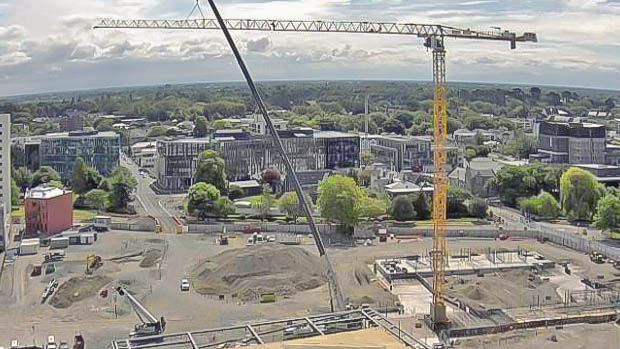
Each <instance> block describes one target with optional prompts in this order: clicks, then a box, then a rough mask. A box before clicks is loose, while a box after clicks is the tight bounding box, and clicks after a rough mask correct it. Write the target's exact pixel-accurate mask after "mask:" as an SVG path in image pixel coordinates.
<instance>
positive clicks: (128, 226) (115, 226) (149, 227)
mask: <svg viewBox="0 0 620 349" xmlns="http://www.w3.org/2000/svg"><path fill="white" fill-rule="evenodd" d="M110 229H112V230H129V231H155V223H154V222H153V224H147V223H138V224H133V223H120V222H112V223H110Z"/></svg>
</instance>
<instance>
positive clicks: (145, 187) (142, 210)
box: [121, 155, 176, 233]
mask: <svg viewBox="0 0 620 349" xmlns="http://www.w3.org/2000/svg"><path fill="white" fill-rule="evenodd" d="M121 165H122V166H125V167H127V168H128V169H129V170H130V171H131V173H132V174H133V176H134V177H135V178H136V180H137V181H138V187H137V189H136V202H135V207H136V211H137V212H138V214H142V215H145V216H147V215H150V216H153V217H155V218H157V219H159V222H160V224H161V226H162V232H164V233H174V232H176V223H175V221H174V220H173V219H172V215H171V214H170V213H169V212H168V211H167V210H166V209H165V208H164V207H163V206H162V205H161V203H160V199H161V198H160V197H158V196H157V195H156V194H155V192H153V189H151V187H150V185H151V183H153V182H154V181H155V180H154V179H153V178H151V177H150V176H142V175H140V174H139V173H138V165H137V164H136V163H135V162H133V161H132V160H131V159H130V158H128V157H127V156H125V155H123V156H121Z"/></svg>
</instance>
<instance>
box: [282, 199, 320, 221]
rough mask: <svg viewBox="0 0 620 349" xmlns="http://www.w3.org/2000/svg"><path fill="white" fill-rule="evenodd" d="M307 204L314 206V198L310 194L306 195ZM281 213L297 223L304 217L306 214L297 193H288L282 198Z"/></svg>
mask: <svg viewBox="0 0 620 349" xmlns="http://www.w3.org/2000/svg"><path fill="white" fill-rule="evenodd" d="M304 196H305V199H306V202H307V203H308V204H309V205H312V198H310V195H308V193H304ZM280 212H282V213H284V214H286V217H288V218H289V219H292V220H293V221H294V222H297V218H299V217H300V216H303V215H304V214H305V212H304V209H303V207H302V206H301V203H300V202H299V200H298V198H297V193H295V192H288V193H286V194H284V195H282V197H281V198H280Z"/></svg>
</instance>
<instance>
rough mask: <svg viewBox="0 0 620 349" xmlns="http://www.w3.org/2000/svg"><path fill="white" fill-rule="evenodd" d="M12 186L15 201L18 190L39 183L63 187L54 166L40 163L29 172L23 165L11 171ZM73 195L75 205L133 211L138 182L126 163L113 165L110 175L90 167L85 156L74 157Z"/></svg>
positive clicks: (71, 182) (112, 210)
mask: <svg viewBox="0 0 620 349" xmlns="http://www.w3.org/2000/svg"><path fill="white" fill-rule="evenodd" d="M13 182H14V184H15V190H16V192H15V191H14V194H13V200H14V203H16V202H15V200H17V199H18V197H19V194H20V191H21V192H25V191H26V189H27V188H33V187H36V186H38V185H41V184H45V185H48V186H52V187H57V188H64V184H63V183H62V182H61V177H60V175H59V174H58V172H56V171H55V170H54V169H53V168H51V167H49V166H41V167H40V168H39V169H38V170H37V171H36V172H34V173H32V172H30V171H28V170H27V169H26V168H25V167H19V168H17V169H15V170H14V171H13ZM68 183H69V184H70V186H71V189H72V191H73V193H74V195H76V198H75V200H74V207H76V208H89V209H95V210H108V211H111V212H119V213H135V210H134V208H133V207H132V206H131V202H132V201H133V200H134V196H133V195H134V192H135V190H136V187H137V185H138V182H137V180H136V179H135V177H134V176H133V175H132V174H131V171H130V170H129V169H127V168H125V167H122V166H118V167H116V168H115V169H114V170H113V171H112V173H111V174H110V176H109V177H107V178H106V177H104V176H102V175H101V174H100V173H99V172H98V171H97V170H96V169H94V168H92V167H89V166H87V165H86V163H85V162H84V159H82V158H79V157H78V158H77V159H76V160H75V163H74V165H73V172H72V175H71V180H70V181H69V182H68Z"/></svg>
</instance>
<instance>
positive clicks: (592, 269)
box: [0, 232, 616, 348]
mask: <svg viewBox="0 0 620 349" xmlns="http://www.w3.org/2000/svg"><path fill="white" fill-rule="evenodd" d="M449 244H450V246H451V248H453V249H456V248H480V249H486V248H487V247H493V248H496V247H497V248H499V247H508V248H517V246H520V247H528V246H529V247H534V248H536V249H537V250H538V252H541V253H543V254H545V255H546V256H550V257H553V258H556V259H557V260H558V261H559V260H570V262H571V263H573V264H574V265H578V266H579V271H580V273H582V274H584V275H598V274H602V275H604V276H605V278H606V279H608V278H613V277H614V276H613V274H614V273H615V272H616V271H615V269H613V267H612V266H611V265H607V264H605V265H596V264H593V263H591V262H590V261H589V259H588V257H587V256H585V255H583V254H580V253H575V252H573V251H570V250H565V249H560V248H557V247H554V246H551V245H541V244H537V243H536V242H532V241H502V242H499V241H494V240H472V239H461V240H450V242H449ZM430 247H431V240H430V239H425V240H419V241H412V242H407V243H404V242H403V243H400V244H396V243H389V244H381V245H379V246H366V247H356V248H330V249H329V250H328V252H329V254H330V256H331V257H332V264H333V265H334V267H335V269H336V273H337V275H338V279H339V282H340V285H341V287H342V290H343V292H344V294H345V296H346V297H347V298H348V299H349V300H350V301H353V302H354V303H372V304H373V306H374V307H376V308H383V307H385V306H390V305H393V304H394V303H395V302H397V301H398V300H397V299H396V297H395V296H393V295H392V294H391V293H390V292H388V291H387V290H385V289H384V288H382V287H381V286H380V285H379V283H378V282H377V280H376V277H375V276H374V275H373V274H372V272H371V269H370V267H369V265H371V264H372V262H373V261H374V259H375V258H386V257H393V256H405V255H414V254H421V253H423V252H424V250H427V249H429V248H430ZM238 248H246V247H245V237H244V236H243V235H239V236H238V237H237V238H231V239H230V245H229V246H219V245H216V243H215V236H213V235H210V236H205V235H192V234H186V235H173V234H162V235H155V234H152V233H125V232H110V233H105V234H101V235H100V236H99V239H98V241H97V242H95V244H93V245H91V246H70V247H69V248H68V249H67V250H66V253H67V256H66V258H65V260H64V261H62V262H58V263H56V269H57V270H56V272H55V273H53V274H50V275H41V276H37V277H31V276H30V275H29V272H28V271H29V270H30V269H31V268H32V266H33V265H36V264H38V263H40V262H41V260H42V256H41V254H39V255H37V256H20V257H19V258H18V259H17V261H16V262H15V263H14V264H11V265H7V266H5V269H4V271H3V274H2V278H1V280H0V306H2V307H3V309H4V311H3V312H0V323H1V324H3V325H2V326H0V345H7V344H8V343H9V341H10V340H11V339H19V340H20V342H21V343H32V342H36V343H39V344H40V343H42V342H43V341H44V340H45V338H46V337H47V336H48V335H54V336H56V338H57V340H67V341H70V339H71V338H72V337H73V335H75V334H76V333H77V332H80V333H82V334H83V335H84V337H85V339H86V342H87V347H88V348H106V347H108V346H109V343H110V341H111V340H114V339H124V338H127V335H128V333H129V331H130V330H131V329H132V328H133V325H134V324H135V323H137V322H138V319H137V318H136V316H135V314H133V311H132V310H131V307H130V306H129V305H128V303H127V301H126V299H124V298H123V297H120V296H118V295H116V294H114V293H113V292H112V291H113V290H114V289H115V287H116V286H118V285H123V286H124V287H126V288H127V289H128V290H129V291H130V292H131V293H132V294H134V295H135V296H136V297H137V298H138V299H140V300H141V301H142V302H144V304H145V306H146V307H147V308H149V309H150V310H151V311H152V313H153V314H154V315H155V316H157V317H159V316H162V315H163V316H165V317H166V320H167V322H168V325H167V329H166V332H167V333H175V332H181V331H188V330H199V329H204V328H213V327H219V326H225V325H236V324H243V323H247V322H252V321H260V320H269V319H281V318H286V317H291V316H306V315H309V314H315V313H322V312H328V311H329V310H330V309H329V295H328V291H327V287H326V286H325V285H323V286H320V287H316V288H312V289H310V290H306V291H300V292H297V293H295V294H292V295H290V296H288V297H282V298H280V299H278V300H277V302H276V303H273V304H259V303H258V302H257V301H245V302H244V301H239V300H233V299H230V298H228V297H227V298H226V299H225V300H223V301H220V300H219V299H218V297H217V296H215V295H201V294H199V293H198V292H196V290H195V289H194V287H193V286H192V288H191V290H190V291H189V292H181V291H180V281H181V279H183V278H188V279H191V275H192V271H193V270H194V269H195V267H196V266H197V265H201V264H203V263H205V262H206V261H207V260H211V259H213V258H214V257H215V256H216V255H218V254H220V253H222V252H224V251H229V250H232V249H238ZM298 248H302V249H304V250H305V251H307V252H308V253H309V254H310V255H311V257H312V258H316V259H318V253H317V252H316V247H315V246H314V245H312V244H311V242H308V244H303V245H301V246H299V247H298ZM149 250H159V251H161V255H159V253H157V256H156V257H155V258H152V261H150V262H149V263H148V266H147V267H140V264H141V263H142V262H143V261H144V260H145V259H146V256H147V255H148V254H149V252H148V251H149ZM44 252H47V251H46V250H45V249H42V250H41V253H44ZM90 253H94V254H97V255H100V256H101V257H102V259H103V263H104V264H103V266H102V267H101V268H99V269H98V270H96V271H95V272H94V274H93V277H97V276H100V277H104V278H109V280H111V281H110V282H107V283H106V284H105V285H103V286H102V287H98V289H97V291H96V292H95V293H96V294H92V295H90V296H88V297H85V298H83V299H79V300H76V301H73V302H71V305H70V306H68V307H67V308H63V309H56V308H54V307H52V306H51V305H50V304H49V301H48V302H47V303H45V304H41V299H40V296H41V292H42V291H43V288H44V287H45V286H46V285H47V283H48V282H49V280H51V278H56V279H58V280H59V282H60V284H61V285H62V284H63V283H65V282H66V281H67V280H70V279H71V278H75V277H84V270H85V263H86V256H87V255H88V254H90ZM151 254H152V252H151ZM105 280H106V281H107V280H108V279H105ZM101 289H107V290H109V294H108V297H107V298H102V297H100V296H99V294H98V292H99V290H101ZM74 293H75V292H74ZM425 308H426V307H425ZM403 321H404V319H403ZM5 343H6V344H5ZM600 347H604V346H600ZM502 348H503V346H502Z"/></svg>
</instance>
